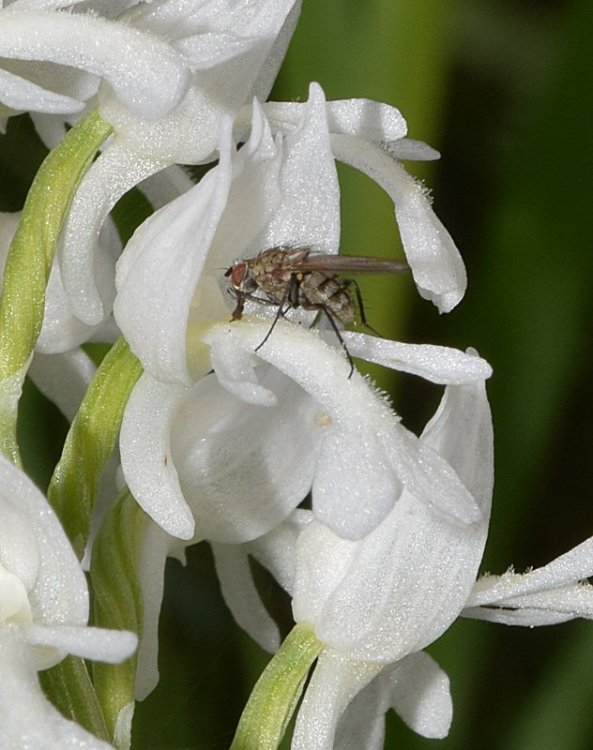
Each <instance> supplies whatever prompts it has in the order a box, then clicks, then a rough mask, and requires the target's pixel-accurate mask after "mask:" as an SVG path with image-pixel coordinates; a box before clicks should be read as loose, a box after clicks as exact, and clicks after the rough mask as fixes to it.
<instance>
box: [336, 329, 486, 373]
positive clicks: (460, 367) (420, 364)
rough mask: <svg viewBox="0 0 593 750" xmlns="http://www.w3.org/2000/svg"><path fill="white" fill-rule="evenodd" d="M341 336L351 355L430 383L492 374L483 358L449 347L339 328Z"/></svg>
mask: <svg viewBox="0 0 593 750" xmlns="http://www.w3.org/2000/svg"><path fill="white" fill-rule="evenodd" d="M341 335H342V338H343V339H344V341H345V342H346V346H347V347H348V351H349V352H350V354H351V355H352V356H353V357H360V358H362V359H365V360H366V361H367V362H375V363H376V364H379V365H383V367H390V368H391V369H392V370H398V371H399V372H407V373H410V374H412V375H419V376H420V377H421V378H424V379H425V380H429V381H430V382H431V383H440V384H442V385H462V384H464V383H472V382H475V381H480V380H486V378H489V377H490V376H491V375H492V368H491V367H490V365H489V364H488V363H487V362H486V361H485V360H484V359H481V358H480V357H476V356H475V355H474V354H466V353H465V352H460V351H459V349H451V348H450V347H448V346H432V345H430V344H402V343H401V342H399V341H390V340H389V339H381V338H377V337H375V336H368V335H366V334H364V333H353V332H351V331H342V334H341Z"/></svg>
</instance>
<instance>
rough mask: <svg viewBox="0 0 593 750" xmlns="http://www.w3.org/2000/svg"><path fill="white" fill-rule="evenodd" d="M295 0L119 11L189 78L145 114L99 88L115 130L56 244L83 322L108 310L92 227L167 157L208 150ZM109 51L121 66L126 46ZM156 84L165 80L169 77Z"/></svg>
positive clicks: (279, 36) (272, 66)
mask: <svg viewBox="0 0 593 750" xmlns="http://www.w3.org/2000/svg"><path fill="white" fill-rule="evenodd" d="M299 7H300V2H299V1H298V0H280V2H278V0H257V2H254V3H249V4H245V3H242V2H238V1H237V0H208V1H206V0H200V1H199V2H195V3H191V4H190V3H187V2H182V0H156V1H155V2H152V3H150V4H148V3H146V4H142V5H141V6H137V7H135V8H132V9H131V10H130V11H129V12H127V13H125V14H124V15H123V16H121V17H120V18H119V19H118V22H119V21H121V23H122V25H123V24H125V26H126V28H130V29H137V30H138V31H139V32H141V33H142V34H143V35H146V36H147V37H149V38H154V39H156V40H158V41H159V43H163V40H167V44H168V46H169V47H170V49H171V54H172V55H173V56H174V57H175V58H176V59H179V60H181V61H182V62H183V65H184V66H185V67H184V69H185V72H186V76H187V81H186V83H187V85H186V89H185V91H184V96H183V97H182V98H180V99H178V101H177V102H176V106H174V107H172V108H169V110H168V111H167V112H161V113H158V114H151V113H149V114H148V115H147V114H146V113H144V112H141V111H138V108H134V107H130V106H128V104H127V102H126V101H124V100H122V98H121V97H120V96H118V95H117V94H118V92H117V91H115V90H112V88H110V87H109V86H108V85H107V83H105V84H104V85H103V86H102V88H101V90H100V92H99V111H100V113H101V116H102V117H103V119H105V120H106V121H107V122H109V123H110V124H111V125H112V126H113V128H114V131H115V135H114V136H113V138H112V139H111V142H110V143H109V144H108V146H107V148H106V149H105V150H104V151H103V154H102V155H101V157H100V158H99V159H98V160H97V161H96V162H95V163H94V164H93V166H92V167H91V169H90V170H89V171H88V173H87V174H86V175H85V177H84V179H83V181H82V183H81V185H80V187H79V189H78V192H77V194H76V196H75V199H74V202H73V204H72V207H71V210H70V214H69V217H68V220H67V222H66V225H65V228H64V236H63V246H62V248H61V250H60V258H61V269H62V277H63V281H64V285H65V287H66V289H67V291H68V294H69V296H70V300H71V304H72V307H73V310H74V312H75V313H76V314H77V315H78V316H79V317H80V318H81V320H83V321H84V322H86V323H87V324H91V325H92V324H96V323H97V322H98V321H99V320H100V319H101V318H102V317H103V316H104V314H105V303H104V301H103V300H101V297H100V295H99V294H98V291H97V289H96V281H95V277H94V262H95V261H94V259H95V255H96V253H97V248H96V239H97V235H98V232H99V229H100V227H101V225H102V223H103V221H104V219H105V217H106V216H107V214H108V213H109V211H110V210H111V208H112V207H113V205H114V204H115V203H116V201H117V200H118V199H119V198H120V197H121V195H123V193H125V192H126V191H128V190H129V189H130V188H131V187H133V186H135V185H137V184H138V183H140V182H141V181H142V180H143V179H145V178H146V177H148V176H149V175H151V174H154V173H155V172H157V171H159V170H161V169H163V168H165V167H166V166H168V165H170V164H173V163H184V164H198V163H202V162H205V161H208V160H212V159H214V158H215V156H216V148H217V145H218V133H219V126H220V122H221V120H222V118H223V117H231V118H233V117H234V116H235V114H236V113H237V112H238V111H239V109H240V108H241V107H242V106H243V105H244V104H245V103H246V102H247V101H250V100H251V99H252V97H253V96H258V97H260V98H266V97H267V95H268V93H269V90H270V88H271V86H272V83H273V81H274V77H275V75H276V73H277V70H278V68H279V66H280V62H281V61H282V58H283V56H284V53H285V51H286V48H287V46H288V41H289V39H290V36H291V34H292V31H293V30H294V27H295V24H296V20H297V17H298V11H299ZM113 23H117V22H113ZM113 54H114V56H115V57H116V58H117V59H119V61H120V64H124V63H126V64H127V59H128V54H129V52H128V51H127V50H125V49H122V48H118V49H114V51H113ZM122 55H125V60H124V59H120V58H121V56H122ZM154 64H155V63H152V65H154ZM162 86H164V87H165V88H169V84H168V83H167V82H166V81H164V82H163V83H162ZM156 88H157V89H158V86H157V87H156Z"/></svg>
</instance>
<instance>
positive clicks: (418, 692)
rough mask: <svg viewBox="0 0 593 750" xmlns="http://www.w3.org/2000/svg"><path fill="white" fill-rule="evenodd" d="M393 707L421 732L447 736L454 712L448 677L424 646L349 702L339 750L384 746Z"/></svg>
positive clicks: (371, 749) (372, 749) (369, 749)
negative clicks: (384, 736)
mask: <svg viewBox="0 0 593 750" xmlns="http://www.w3.org/2000/svg"><path fill="white" fill-rule="evenodd" d="M390 708H393V709H394V710H395V711H396V713H397V714H398V715H399V716H400V717H401V718H402V719H403V720H404V721H405V722H406V724H407V725H408V726H409V727H410V729H412V730H413V731H414V732H416V733H417V734H420V735H421V736H422V737H429V738H431V739H441V738H443V737H446V736H447V734H448V732H449V727H450V725H451V719H452V716H453V703H452V700H451V693H450V690H449V679H448V677H447V675H446V674H445V673H444V672H443V671H442V670H441V669H440V667H439V666H438V664H437V663H436V662H435V661H434V659H432V657H430V656H428V654H425V653H424V652H422V651H420V652H419V653H417V654H412V655H411V656H408V657H406V658H405V659H403V660H402V661H400V662H397V664H395V665H393V666H390V667H386V668H385V669H383V671H382V672H381V673H380V674H379V675H378V676H377V677H375V679H374V680H373V681H372V682H371V683H370V684H369V685H367V687H365V688H364V689H363V690H362V691H361V692H360V693H359V694H358V695H357V696H356V698H355V699H354V700H353V701H352V703H351V704H350V705H349V706H348V708H347V710H346V712H345V713H344V715H343V717H342V719H341V721H340V724H339V727H338V732H337V737H336V750H360V748H364V749H365V750H381V748H382V747H383V735H384V732H385V730H384V725H385V713H386V712H387V711H388V710H389V709H390Z"/></svg>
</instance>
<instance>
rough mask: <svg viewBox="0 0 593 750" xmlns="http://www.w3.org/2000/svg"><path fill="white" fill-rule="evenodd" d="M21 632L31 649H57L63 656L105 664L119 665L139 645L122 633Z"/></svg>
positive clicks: (130, 635)
mask: <svg viewBox="0 0 593 750" xmlns="http://www.w3.org/2000/svg"><path fill="white" fill-rule="evenodd" d="M23 632H24V634H25V637H26V638H27V641H28V642H29V643H30V644H31V645H32V646H36V647H39V646H41V647H44V648H52V649H57V650H59V651H62V652H63V653H65V654H75V655H76V656H81V657H83V658H84V659H93V660H94V661H102V662H107V663H108V664H119V663H120V662H122V661H124V660H125V659H127V658H129V657H130V656H132V654H133V653H134V652H135V651H136V647H137V645H138V638H137V637H136V635H135V633H129V632H127V631H125V630H106V629H104V628H90V627H69V626H67V625H60V626H59V627H54V628H49V627H45V626H40V625H29V626H27V627H25V628H23Z"/></svg>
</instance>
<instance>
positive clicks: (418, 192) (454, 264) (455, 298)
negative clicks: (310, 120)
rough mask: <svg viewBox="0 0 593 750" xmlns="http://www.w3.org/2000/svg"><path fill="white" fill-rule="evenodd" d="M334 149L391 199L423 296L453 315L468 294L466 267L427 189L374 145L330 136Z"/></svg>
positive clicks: (348, 137) (360, 139) (346, 137)
mask: <svg viewBox="0 0 593 750" xmlns="http://www.w3.org/2000/svg"><path fill="white" fill-rule="evenodd" d="M332 148H333V152H334V154H335V156H336V158H337V159H339V160H340V161H343V162H344V163H345V164H350V165H351V166H353V167H355V168H356V169H359V170H360V171H361V172H364V173H365V174H367V175H368V176H369V177H371V178H372V179H373V180H374V181H375V182H376V183H377V184H379V185H380V186H381V187H382V188H383V189H384V190H385V191H386V192H387V193H388V194H389V196H390V197H391V199H392V200H393V203H394V207H395V216H396V219H397V223H398V226H399V230H400V235H401V239H402V244H403V247H404V252H405V253H406V257H407V259H408V263H409V264H410V268H411V269H412V274H413V275H414V281H415V282H416V285H417V286H418V290H419V292H420V294H421V295H422V297H424V298H425V299H429V300H431V301H432V302H434V304H435V305H437V307H438V308H439V311H440V312H449V311H450V310H452V309H453V308H454V307H455V305H457V303H458V302H459V301H460V300H461V299H462V297H463V295H464V294H465V288H466V285H467V278H466V273H465V267H464V265H463V261H462V259H461V256H460V255H459V251H458V250H457V248H456V247H455V244H454V242H453V240H452V239H451V236H450V235H449V233H448V232H447V230H446V229H445V227H444V226H443V225H442V224H441V222H440V221H439V220H438V218H437V217H436V215H435V213H434V212H433V210H432V208H431V206H430V201H429V200H428V197H427V194H426V190H425V188H424V187H423V186H422V185H421V184H420V183H418V182H417V181H416V180H415V179H414V178H413V177H411V176H410V175H409V174H407V172H406V171H405V170H404V169H403V168H402V167H401V166H400V165H399V164H398V163H397V162H396V161H395V160H394V159H393V158H392V157H391V156H390V154H388V153H386V152H385V151H383V150H382V149H381V148H380V146H378V145H376V144H374V143H371V142H369V141H365V140H363V139H362V138H358V137H353V136H348V135H332Z"/></svg>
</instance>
